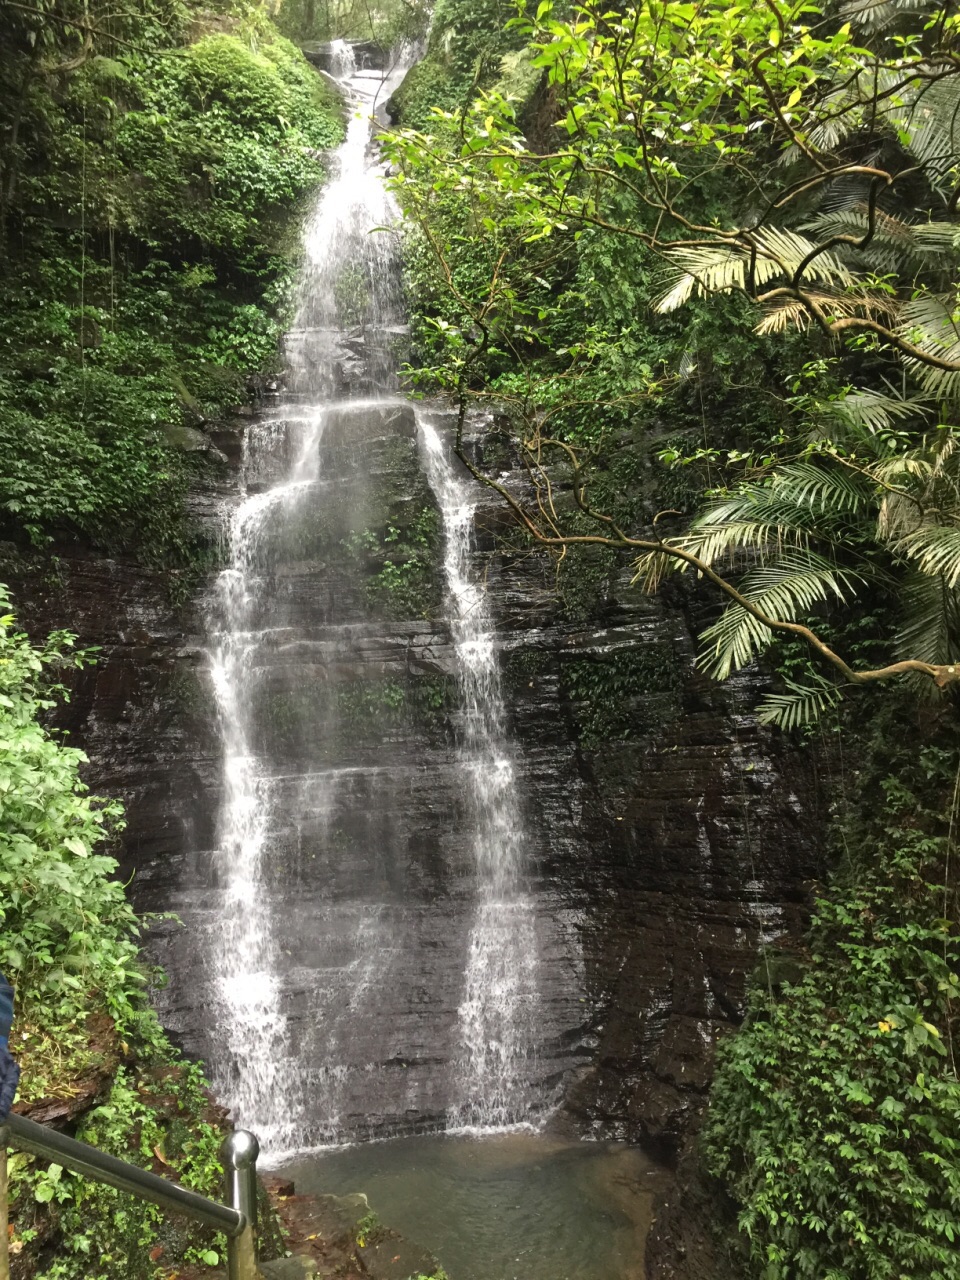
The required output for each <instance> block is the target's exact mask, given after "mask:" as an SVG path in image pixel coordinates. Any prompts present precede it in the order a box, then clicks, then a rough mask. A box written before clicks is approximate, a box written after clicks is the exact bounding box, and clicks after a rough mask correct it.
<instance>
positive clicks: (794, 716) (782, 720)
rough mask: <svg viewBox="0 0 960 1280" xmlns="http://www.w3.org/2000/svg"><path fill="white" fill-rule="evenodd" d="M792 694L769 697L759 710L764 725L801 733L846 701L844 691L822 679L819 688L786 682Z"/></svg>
mask: <svg viewBox="0 0 960 1280" xmlns="http://www.w3.org/2000/svg"><path fill="white" fill-rule="evenodd" d="M784 684H785V685H786V686H787V687H788V688H789V689H790V693H768V694H767V696H766V698H765V699H764V700H763V702H761V704H760V706H759V707H758V708H757V719H758V720H759V722H760V723H761V724H775V725H777V726H778V727H779V728H781V729H786V730H789V729H799V728H801V727H802V726H803V725H805V724H811V723H813V721H815V720H819V719H820V717H821V716H822V715H823V713H824V712H825V711H829V710H831V709H832V708H833V707H835V706H837V705H838V704H839V703H840V702H841V701H842V700H843V694H842V693H841V692H840V689H839V688H838V687H837V686H836V685H834V684H830V683H829V681H827V680H824V679H823V678H822V677H818V678H817V683H816V684H811V685H802V684H797V683H795V682H794V681H793V680H784Z"/></svg>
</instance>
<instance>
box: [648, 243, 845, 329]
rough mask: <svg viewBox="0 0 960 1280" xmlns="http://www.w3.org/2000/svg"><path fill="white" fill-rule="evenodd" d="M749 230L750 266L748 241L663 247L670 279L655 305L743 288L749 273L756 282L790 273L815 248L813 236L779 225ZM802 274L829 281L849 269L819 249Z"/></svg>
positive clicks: (673, 305)
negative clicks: (668, 249)
mask: <svg viewBox="0 0 960 1280" xmlns="http://www.w3.org/2000/svg"><path fill="white" fill-rule="evenodd" d="M750 235H751V237H752V239H753V241H754V242H755V244H756V253H755V255H754V256H753V261H752V267H751V252H750V248H749V247H748V245H747V244H746V243H745V242H744V243H741V242H739V241H734V240H732V239H731V240H728V241H718V243H717V244H715V245H706V246H700V247H697V248H693V249H690V248H684V249H675V250H673V251H672V252H668V256H669V258H670V259H671V262H672V265H673V274H674V280H673V283H672V284H671V285H670V287H669V288H668V289H667V291H666V292H665V293H664V294H663V295H662V296H661V297H660V298H659V299H658V300H657V302H656V303H655V310H657V311H660V312H665V311H675V310H676V309H677V308H678V307H681V306H683V304H684V303H685V302H689V300H690V298H692V297H693V296H694V294H695V293H730V292H732V291H733V290H735V289H740V290H746V289H747V285H748V278H749V277H750V276H751V274H752V279H753V284H754V286H755V287H757V288H759V287H760V286H762V285H766V284H769V283H770V282H771V281H773V280H775V279H777V277H787V276H792V275H793V274H794V273H795V272H796V270H797V268H798V267H799V266H800V264H801V263H802V262H803V261H804V259H805V258H806V257H807V255H808V254H809V253H811V252H812V251H813V250H814V249H815V248H816V242H815V241H813V240H809V239H807V237H805V236H801V235H799V234H798V233H797V232H795V231H788V230H786V228H784V227H761V228H760V229H759V230H757V231H753V232H751V233H750ZM804 278H805V279H810V280H819V281H821V282H822V283H826V284H833V285H837V284H839V285H844V286H845V285H849V284H852V283H853V276H852V275H851V273H850V271H849V269H848V268H847V267H846V266H845V265H844V264H843V263H842V262H841V261H840V260H839V258H837V256H836V255H835V254H833V253H821V254H819V255H818V256H817V257H816V258H814V259H813V261H812V262H811V263H810V265H809V266H808V267H807V269H806V271H805V272H804Z"/></svg>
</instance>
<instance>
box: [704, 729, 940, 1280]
mask: <svg viewBox="0 0 960 1280" xmlns="http://www.w3.org/2000/svg"><path fill="white" fill-rule="evenodd" d="M905 736H909V735H905ZM892 753H893V748H892V747H891V744H890V743H889V742H888V743H887V745H886V750H885V752H884V754H885V758H886V759H887V761H888V762H889V760H890V756H891V754H892ZM901 755H903V757H904V758H903V759H902V760H899V761H897V763H898V765H899V767H898V769H897V772H896V774H893V775H888V776H886V777H885V778H884V779H883V780H882V781H881V783H880V786H879V794H880V797H881V799H880V801H879V802H878V803H877V804H876V805H875V809H874V812H873V813H872V814H870V813H869V812H868V803H867V797H868V796H869V795H870V794H874V791H873V788H872V787H871V786H870V785H869V780H868V779H867V778H866V777H864V776H861V777H859V778H858V780H857V785H858V787H859V786H860V785H862V784H864V783H866V784H867V785H865V786H864V787H863V804H862V806H861V808H860V809H859V810H858V811H857V812H856V813H855V814H854V815H853V816H852V817H851V818H848V819H847V821H846V822H845V823H844V824H843V834H844V838H845V843H846V849H847V853H846V858H845V861H844V863H843V865H842V869H841V870H840V871H839V872H838V873H837V875H836V876H835V877H834V879H833V881H832V882H831V883H830V884H829V885H828V886H827V887H826V888H825V889H824V890H822V891H821V893H820V895H819V897H818V900H817V903H816V909H815V915H814V919H813V922H812V925H811V931H810V935H809V938H808V942H807V951H806V954H805V956H804V964H803V965H802V966H801V967H800V969H799V971H798V972H797V973H796V974H791V975H790V976H791V978H792V980H791V981H786V982H782V983H780V982H778V981H777V975H776V973H775V970H774V969H773V968H770V969H768V967H767V966H766V965H765V964H761V966H760V968H759V969H758V972H757V975H756V979H755V982H754V985H753V989H752V991H751V992H750V995H749V1003H748V1012H747V1017H746V1021H745V1023H744V1025H743V1027H742V1028H741V1030H740V1031H739V1032H738V1033H737V1034H736V1035H735V1036H733V1037H732V1038H731V1039H730V1040H728V1041H727V1042H726V1043H725V1044H723V1045H721V1048H720V1051H719V1069H718V1073H717V1076H716V1080H715V1082H714V1085H713V1089H712V1093H711V1102H710V1111H709V1117H708V1123H707V1127H706V1130H705V1139H704V1146H705V1151H706V1160H707V1164H708V1167H709V1168H710V1170H711V1171H712V1172H713V1173H714V1174H715V1175H716V1176H717V1177H718V1178H719V1179H720V1180H721V1182H722V1183H723V1185H724V1186H725V1187H726V1189H727V1190H728V1191H729V1192H730V1194H731V1195H732V1196H733V1198H734V1200H735V1202H736V1205H737V1207H738V1222H739V1228H740V1243H739V1245H738V1247H737V1249H736V1254H737V1259H738V1264H737V1265H738V1266H740V1267H741V1268H745V1271H744V1274H746V1275H749V1276H756V1277H758V1280H788V1278H789V1280H793V1278H794V1277H803V1276H809V1277H817V1278H818V1280H886V1278H887V1277H889V1278H890V1280H956V1277H958V1276H960V1079H958V1075H957V1052H958V1049H960V1045H958V1036H960V1017H958V1011H960V1004H958V1001H960V976H958V975H960V933H958V927H957V920H958V914H957V907H958V903H957V889H956V851H955V848H954V833H953V826H952V823H953V818H954V817H955V812H956V789H955V788H956V776H955V775H956V743H955V742H954V743H952V745H951V746H950V747H949V748H948V747H946V746H927V747H925V748H923V749H921V750H919V751H917V752H916V754H915V755H914V756H913V757H912V758H909V757H908V756H907V755H906V753H905V752H901ZM951 815H953V816H951Z"/></svg>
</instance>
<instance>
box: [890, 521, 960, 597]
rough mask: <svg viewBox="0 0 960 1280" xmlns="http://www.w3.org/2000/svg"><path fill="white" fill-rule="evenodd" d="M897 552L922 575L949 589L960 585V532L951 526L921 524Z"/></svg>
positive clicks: (896, 544)
mask: <svg viewBox="0 0 960 1280" xmlns="http://www.w3.org/2000/svg"><path fill="white" fill-rule="evenodd" d="M893 549H894V551H896V552H897V553H898V554H899V555H901V556H904V557H905V558H906V559H908V560H912V561H913V562H914V563H915V564H916V567H917V568H918V569H919V571H920V572H921V573H925V574H929V575H930V576H931V577H939V578H942V579H943V580H944V582H945V583H946V584H947V586H948V587H951V588H953V587H956V586H957V584H958V583H960V528H958V527H957V526H956V525H952V524H922V525H920V526H919V527H918V528H916V529H912V530H911V531H910V532H909V533H905V534H904V535H903V537H902V538H900V539H899V540H898V541H897V542H896V543H894V548H893Z"/></svg>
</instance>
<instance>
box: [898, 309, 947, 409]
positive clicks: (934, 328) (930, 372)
mask: <svg viewBox="0 0 960 1280" xmlns="http://www.w3.org/2000/svg"><path fill="white" fill-rule="evenodd" d="M951 302H952V299H946V298H942V297H939V296H938V295H937V294H932V293H921V294H920V295H919V296H918V297H916V298H913V299H911V300H910V301H909V302H907V303H904V306H903V308H902V310H901V313H900V324H899V326H898V333H899V335H900V336H901V337H902V338H904V339H905V340H906V341H908V342H910V343H911V344H912V345H913V346H915V347H917V348H918V349H919V350H920V351H922V352H924V354H926V355H928V356H932V357H934V358H935V359H938V360H944V361H948V362H949V363H951V364H956V365H958V366H960V324H958V321H957V315H956V312H955V310H954V308H953V306H952V305H950V304H951ZM904 363H905V364H906V365H907V368H908V369H910V370H911V372H912V373H913V374H914V376H915V377H916V378H917V380H918V381H919V383H920V385H921V386H922V387H923V389H924V390H925V391H927V392H929V393H930V394H931V395H935V396H938V397H949V398H952V397H955V396H957V395H960V367H958V368H957V369H956V370H950V369H939V368H936V367H935V366H934V365H930V364H927V363H926V362H925V361H924V360H923V359H921V358H920V357H919V356H905V357H904Z"/></svg>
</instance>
